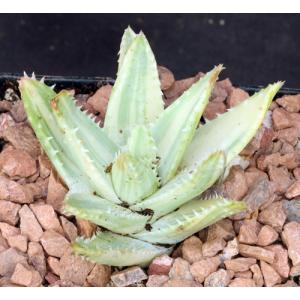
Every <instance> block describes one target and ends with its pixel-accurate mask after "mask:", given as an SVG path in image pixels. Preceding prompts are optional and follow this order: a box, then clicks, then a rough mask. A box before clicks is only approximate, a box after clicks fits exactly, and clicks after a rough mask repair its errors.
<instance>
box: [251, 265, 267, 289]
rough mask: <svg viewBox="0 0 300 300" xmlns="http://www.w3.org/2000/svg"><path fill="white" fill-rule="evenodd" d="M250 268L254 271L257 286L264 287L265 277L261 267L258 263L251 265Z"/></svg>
mask: <svg viewBox="0 0 300 300" xmlns="http://www.w3.org/2000/svg"><path fill="white" fill-rule="evenodd" d="M250 270H251V271H252V273H253V280H254V281H255V285H256V286H257V287H262V286H263V285H264V278H263V275H262V272H261V269H260V267H259V266H258V265H257V264H255V265H253V266H251V267H250Z"/></svg>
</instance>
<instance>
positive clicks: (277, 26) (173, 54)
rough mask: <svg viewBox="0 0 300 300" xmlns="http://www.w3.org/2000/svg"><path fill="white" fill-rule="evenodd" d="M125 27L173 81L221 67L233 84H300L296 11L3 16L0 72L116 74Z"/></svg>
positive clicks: (299, 25)
mask: <svg viewBox="0 0 300 300" xmlns="http://www.w3.org/2000/svg"><path fill="white" fill-rule="evenodd" d="M129 24H130V25H131V26H132V27H133V29H135V30H136V31H138V30H140V29H141V30H143V31H144V32H145V34H146V36H147V37H148V39H149V41H150V44H151V46H152V48H153V51H154V53H155V55H156V58H157V61H158V63H159V64H161V65H165V66H167V67H168V68H170V69H171V70H172V71H173V72H174V74H175V76H176V78H183V77H188V76H190V75H193V74H195V73H197V72H198V71H207V70H209V69H210V68H212V67H213V65H216V64H219V63H223V64H224V65H225V66H226V67H227V70H226V71H225V72H224V75H223V77H224V76H229V77H230V78H231V79H232V81H233V82H234V84H236V85H262V84H266V83H268V82H272V81H275V80H286V86H288V87H300V16H299V15H297V14H289V15H282V14H267V15H266V14H7V15H6V14H2V15H0V72H14V73H15V72H22V71H23V70H26V71H27V72H31V71H35V72H36V73H37V74H51V75H84V76H95V75H97V76H112V77H114V76H115V73H116V67H117V53H118V49H119V43H120V39H121V36H122V33H123V30H124V29H125V28H126V27H127V25H129Z"/></svg>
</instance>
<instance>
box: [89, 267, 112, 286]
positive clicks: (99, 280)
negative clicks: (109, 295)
mask: <svg viewBox="0 0 300 300" xmlns="http://www.w3.org/2000/svg"><path fill="white" fill-rule="evenodd" d="M110 275H111V267H110V266H106V265H95V266H94V268H93V269H92V271H91V273H90V274H89V275H88V277H87V278H86V280H87V282H88V283H89V284H90V285H91V286H98V287H104V286H107V284H108V283H109V281H110Z"/></svg>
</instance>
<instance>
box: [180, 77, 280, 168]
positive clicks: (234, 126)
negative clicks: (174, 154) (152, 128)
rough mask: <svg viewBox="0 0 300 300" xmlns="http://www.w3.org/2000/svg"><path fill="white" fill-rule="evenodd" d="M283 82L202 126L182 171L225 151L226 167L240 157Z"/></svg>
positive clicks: (190, 147)
mask: <svg viewBox="0 0 300 300" xmlns="http://www.w3.org/2000/svg"><path fill="white" fill-rule="evenodd" d="M282 84H283V83H282V82H278V83H275V84H272V85H269V86H268V87H267V88H265V89H263V90H261V91H260V92H258V93H256V94H254V95H253V96H252V97H250V98H249V99H247V100H245V101H243V102H242V103H240V104H239V105H237V106H235V107H233V108H231V109H230V110H229V111H228V112H226V113H224V114H221V115H219V116H218V117H217V118H216V119H213V120H211V121H208V122H207V123H206V124H205V125H203V126H200V127H199V128H198V129H197V131H196V134H195V137H194V139H193V141H192V142H191V144H190V146H189V147H188V149H187V151H186V153H185V155H184V158H183V161H182V164H181V168H185V167H187V166H191V165H193V164H195V165H196V164H198V162H199V161H200V160H202V159H205V158H206V157H207V155H209V154H210V153H212V152H215V151H219V150H221V151H224V153H225V156H226V164H229V163H230V161H231V160H232V159H233V158H234V157H236V156H237V155H238V154H239V153H240V152H241V151H242V150H243V149H244V147H245V146H246V145H247V144H248V143H249V142H250V140H251V139H252V138H253V137H254V135H255V134H256V132H257V130H258V128H259V127H260V125H261V123H262V121H263V119H264V116H265V114H266V111H267V110H268V108H269V106H270V104H271V102H272V99H273V97H274V96H275V94H276V93H277V92H278V90H279V89H280V88H281V86H282Z"/></svg>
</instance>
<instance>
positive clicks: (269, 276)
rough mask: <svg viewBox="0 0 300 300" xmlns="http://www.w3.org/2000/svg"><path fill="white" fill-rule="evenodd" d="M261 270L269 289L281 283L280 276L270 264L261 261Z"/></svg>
mask: <svg viewBox="0 0 300 300" xmlns="http://www.w3.org/2000/svg"><path fill="white" fill-rule="evenodd" d="M260 268H261V272H262V274H263V277H264V281H265V285H266V286H267V287H269V286H274V285H276V284H279V283H281V277H280V275H279V274H278V273H277V272H276V271H275V270H274V268H272V267H271V266H270V265H269V264H267V263H266V262H264V261H261V262H260Z"/></svg>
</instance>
